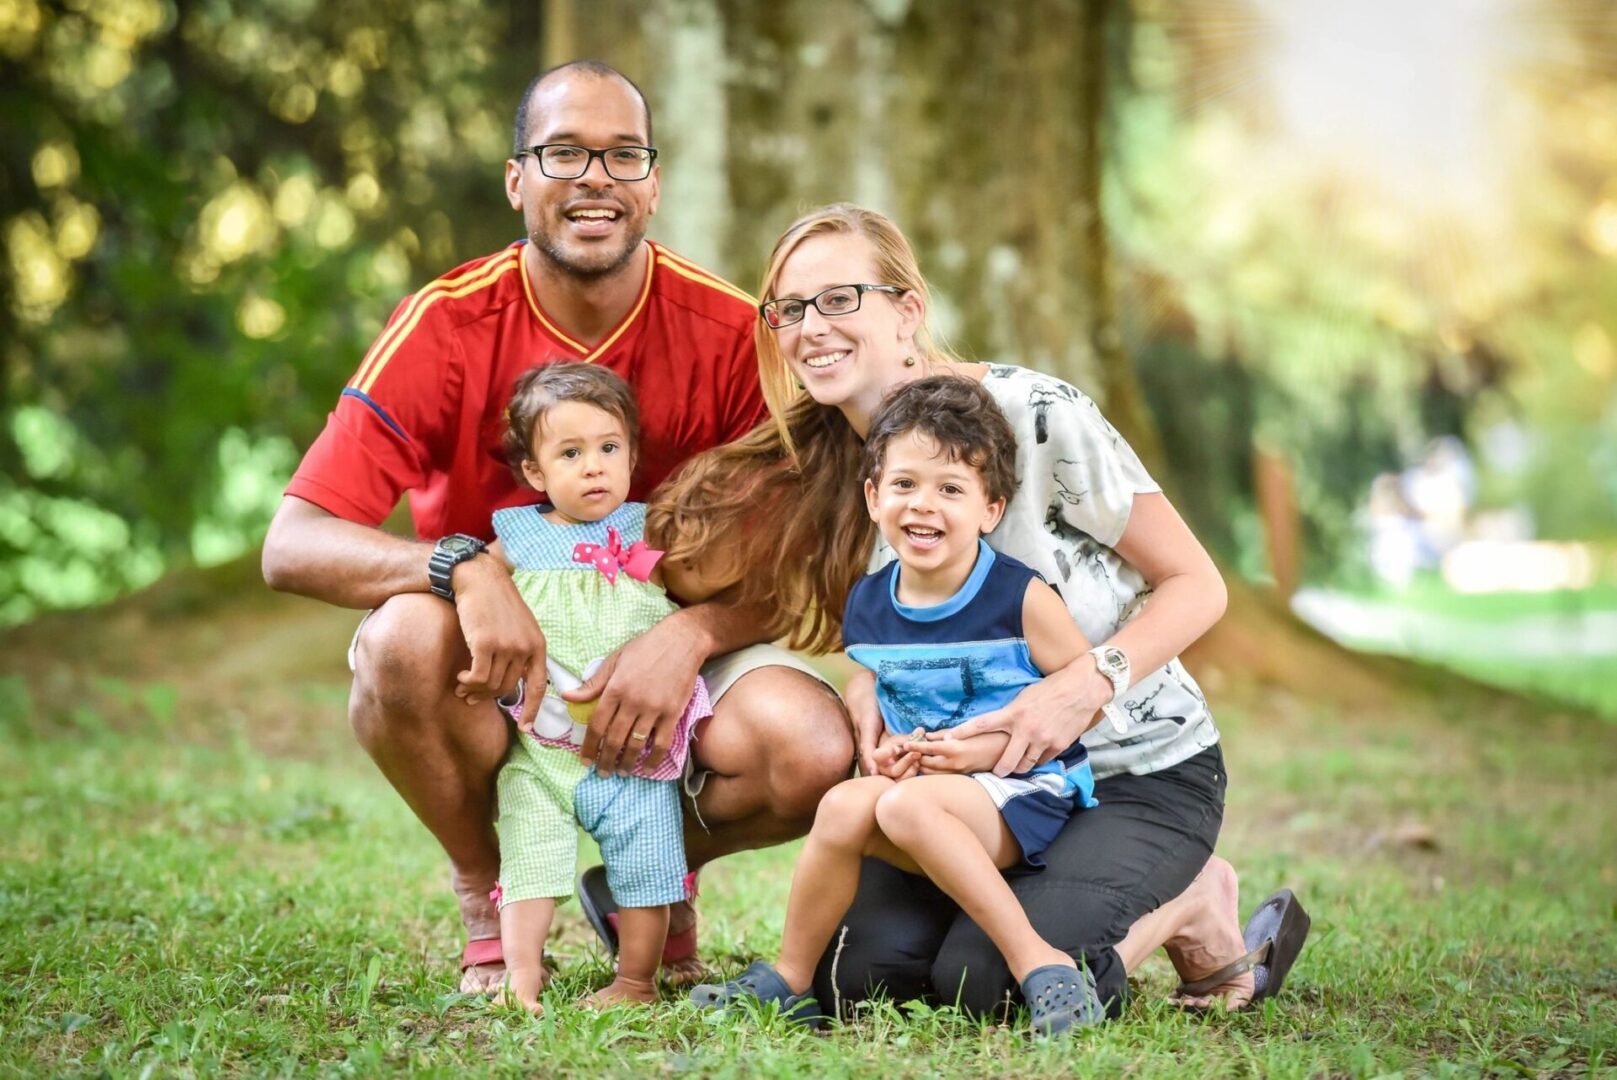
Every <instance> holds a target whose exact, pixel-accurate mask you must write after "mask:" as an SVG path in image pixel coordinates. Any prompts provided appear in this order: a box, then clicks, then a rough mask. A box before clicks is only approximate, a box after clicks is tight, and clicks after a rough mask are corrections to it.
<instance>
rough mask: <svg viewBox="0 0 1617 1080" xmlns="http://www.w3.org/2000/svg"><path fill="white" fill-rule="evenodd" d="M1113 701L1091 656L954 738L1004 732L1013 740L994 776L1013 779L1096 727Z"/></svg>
mask: <svg viewBox="0 0 1617 1080" xmlns="http://www.w3.org/2000/svg"><path fill="white" fill-rule="evenodd" d="M1075 669H1076V670H1075ZM1086 670H1087V675H1086ZM1103 684H1105V685H1103ZM1110 700H1111V686H1110V684H1106V682H1105V679H1104V677H1102V676H1100V675H1098V674H1097V673H1096V672H1095V666H1094V663H1093V661H1092V660H1091V659H1090V658H1089V657H1088V656H1087V655H1086V656H1080V657H1079V658H1078V659H1076V660H1074V661H1073V662H1072V663H1071V664H1069V665H1068V666H1067V667H1065V668H1062V669H1061V670H1060V671H1058V672H1056V673H1055V674H1053V675H1050V676H1048V677H1046V678H1043V679H1040V680H1039V681H1038V682H1036V683H1030V684H1029V685H1028V686H1026V687H1024V688H1023V689H1022V692H1021V693H1020V694H1017V695H1016V698H1015V700H1013V701H1012V702H1011V703H1010V704H1009V705H1007V706H1005V707H1004V708H1003V709H995V710H994V711H993V712H986V713H983V714H982V715H981V716H976V717H973V718H972V719H970V720H967V721H966V722H965V723H964V724H961V725H960V726H959V727H957V728H954V729H953V730H952V732H951V734H952V735H953V736H954V738H956V739H957V740H963V739H970V738H973V737H974V736H978V735H984V734H987V733H989V732H994V731H998V732H1004V733H1005V735H1007V736H1008V738H1007V740H1006V742H1005V748H1004V749H1003V750H1002V751H1001V752H1000V755H999V760H998V761H996V762H994V764H993V765H992V771H993V773H994V774H995V775H996V776H1008V775H1009V774H1011V773H1013V772H1027V771H1028V770H1029V769H1031V768H1033V766H1035V765H1042V764H1044V763H1045V762H1046V761H1049V760H1050V759H1051V758H1053V757H1055V756H1056V755H1057V754H1059V753H1061V751H1063V750H1065V749H1066V748H1067V747H1069V746H1071V745H1072V744H1073V743H1074V742H1076V741H1077V739H1078V736H1080V735H1082V734H1083V733H1084V732H1086V731H1088V730H1089V729H1090V728H1092V727H1094V726H1095V724H1096V722H1097V721H1098V720H1099V719H1100V707H1101V706H1102V705H1104V704H1105V703H1106V702H1108V701H1110ZM922 768H927V766H925V765H923V766H922Z"/></svg>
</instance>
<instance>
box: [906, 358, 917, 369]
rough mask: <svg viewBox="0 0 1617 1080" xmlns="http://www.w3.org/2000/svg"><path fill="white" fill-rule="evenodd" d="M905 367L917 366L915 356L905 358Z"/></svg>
mask: <svg viewBox="0 0 1617 1080" xmlns="http://www.w3.org/2000/svg"><path fill="white" fill-rule="evenodd" d="M904 366H905V367H914V366H915V357H913V356H906V357H905V358H904Z"/></svg>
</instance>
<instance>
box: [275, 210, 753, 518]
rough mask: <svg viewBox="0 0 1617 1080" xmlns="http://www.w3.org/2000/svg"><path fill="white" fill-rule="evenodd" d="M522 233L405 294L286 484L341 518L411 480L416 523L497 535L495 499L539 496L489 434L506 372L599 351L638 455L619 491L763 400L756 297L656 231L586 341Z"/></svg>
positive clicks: (498, 431) (707, 440)
mask: <svg viewBox="0 0 1617 1080" xmlns="http://www.w3.org/2000/svg"><path fill="white" fill-rule="evenodd" d="M525 243H526V242H525V241H519V242H517V243H515V244H513V245H511V246H510V247H508V248H506V249H505V250H503V251H501V252H499V253H498V254H495V255H490V256H488V257H486V258H483V259H478V260H475V261H473V262H469V263H467V264H466V265H464V266H461V267H457V268H456V269H455V270H452V271H450V272H449V273H448V274H447V275H445V276H444V277H441V278H439V279H438V280H437V281H434V282H432V283H431V284H430V285H428V286H426V287H425V288H424V289H422V290H421V291H420V292H418V293H416V294H415V295H413V296H410V297H407V298H406V299H405V300H404V302H403V303H401V304H400V305H399V307H398V310H396V311H394V313H393V317H392V318H391V319H390V320H388V324H387V328H386V329H385V330H383V331H382V334H381V336H380V337H378V338H377V339H376V343H375V344H374V345H372V346H371V348H370V351H369V352H368V353H366V354H365V359H364V361H363V362H362V363H361V364H360V365H359V370H358V371H357V372H355V374H354V377H353V379H352V380H351V381H350V382H349V383H348V386H347V388H346V389H344V390H343V392H342V396H341V397H340V398H338V400H337V407H336V409H335V410H334V411H333V412H332V413H331V415H330V417H329V418H328V419H327V421H326V428H325V430H324V431H322V432H321V433H320V437H319V438H318V439H316V440H315V442H314V445H313V446H311V447H310V448H309V452H308V453H307V454H305V455H304V458H303V463H302V464H301V465H299V466H298V471H297V472H296V473H295V474H294V475H293V477H292V483H291V484H290V485H289V486H288V487H287V489H286V491H287V494H288V495H296V496H297V497H298V498H300V499H307V500H308V501H309V502H312V503H314V504H315V505H317V506H320V507H321V508H323V509H325V510H327V511H329V512H331V513H333V514H335V515H337V516H338V517H341V518H346V519H347V520H349V521H357V522H360V523H362V524H365V525H376V524H379V523H380V522H381V521H382V519H383V518H385V517H387V515H388V514H389V513H391V512H392V510H393V507H394V506H396V505H397V504H398V501H399V496H400V495H401V494H402V493H403V492H406V491H408V492H409V493H410V511H411V515H412V516H413V517H414V519H415V527H416V533H417V535H419V536H420V537H421V538H422V539H424V540H433V539H437V538H438V537H440V536H446V535H448V534H449V533H457V532H459V533H470V534H471V535H473V536H480V537H483V538H484V539H492V538H493V536H494V533H493V526H492V525H491V523H490V518H491V517H492V516H493V513H494V511H495V510H498V509H500V508H502V507H506V506H519V505H523V504H526V503H532V502H535V501H537V500H538V495H537V494H536V493H535V492H534V491H533V490H531V489H530V488H528V487H526V486H524V485H523V484H522V483H521V482H520V481H518V480H517V479H516V477H515V476H514V475H513V474H512V472H511V469H510V467H509V466H508V465H507V464H506V460H505V455H504V453H503V452H502V450H501V447H500V440H501V437H502V436H503V434H504V431H505V418H504V410H505V406H506V403H507V402H508V401H509V400H510V396H511V388H512V386H513V385H514V384H515V382H516V380H517V376H519V375H521V374H522V372H524V371H526V370H527V369H528V368H531V367H533V366H534V365H536V364H546V363H551V362H553V361H556V360H587V361H590V362H594V363H600V364H604V365H605V366H606V367H608V368H610V369H611V370H613V371H615V372H617V373H618V374H619V375H621V376H623V378H624V379H625V380H626V381H627V382H628V383H629V385H630V386H631V387H633V388H634V391H635V395H636V397H637V398H638V399H639V403H640V465H639V469H638V471H637V473H636V475H635V482H634V485H633V486H632V487H631V488H630V491H629V497H630V498H631V499H635V500H642V501H643V500H644V499H645V497H646V495H647V493H648V492H650V491H651V490H652V489H653V488H655V487H656V486H657V485H658V484H659V483H661V482H662V481H663V479H664V478H665V477H667V476H668V474H669V473H671V472H673V471H674V469H676V468H677V467H678V466H679V465H681V464H682V463H684V462H685V460H686V459H688V458H690V457H691V456H692V455H694V454H697V453H700V452H701V451H703V450H706V449H709V448H710V447H713V446H718V445H720V444H721V443H725V442H729V441H731V440H732V439H736V438H738V437H740V436H741V435H743V434H745V433H746V432H747V431H749V430H751V429H752V428H753V426H754V425H756V424H757V423H758V422H759V421H760V420H762V419H763V418H764V416H765V415H766V414H767V410H766V408H765V406H764V401H763V394H762V392H761V391H760V390H759V388H758V364H757V359H756V352H755V350H754V347H753V338H752V335H753V327H754V325H755V320H756V319H757V317H758V315H757V309H756V308H754V307H753V301H752V298H751V297H749V296H747V294H746V293H743V292H742V291H741V290H740V289H737V288H736V287H735V286H733V285H730V284H728V283H727V282H725V281H722V280H720V279H719V278H717V277H714V276H713V275H712V274H710V273H708V272H707V271H706V270H703V269H702V268H701V267H699V266H696V265H695V264H694V263H691V262H689V261H688V260H686V259H683V258H681V257H680V256H678V255H675V254H674V253H673V252H671V251H669V250H668V249H667V248H665V247H663V246H662V245H661V244H655V243H652V244H651V245H650V246H651V259H650V260H649V262H648V268H647V273H646V280H645V283H644V285H643V286H642V287H641V290H640V295H639V297H638V298H637V299H636V300H635V303H634V306H633V307H632V308H630V309H629V313H628V314H627V315H626V316H624V318H623V321H622V322H621V323H619V324H618V325H617V326H616V327H615V328H614V329H613V330H612V331H611V332H610V333H608V334H607V335H606V336H605V337H604V338H602V339H601V342H600V344H598V345H596V346H595V347H593V348H591V347H589V346H586V345H584V344H583V343H582V342H579V341H576V340H574V339H573V338H571V337H569V336H568V335H567V334H566V333H564V332H563V331H562V330H561V329H560V328H559V327H557V326H556V324H555V322H554V321H553V320H551V319H550V318H549V317H548V316H547V315H546V314H545V312H544V309H543V308H541V307H540V306H539V300H538V297H537V296H536V295H535V293H534V290H533V284H532V283H531V282H530V281H529V280H528V275H527V272H526V270H525V269H524V266H523V259H522V254H523V250H524V248H525Z"/></svg>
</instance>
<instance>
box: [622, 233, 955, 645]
mask: <svg viewBox="0 0 1617 1080" xmlns="http://www.w3.org/2000/svg"><path fill="white" fill-rule="evenodd" d="M832 235H856V236H863V237H864V238H865V239H866V240H868V241H870V246H871V250H872V252H873V254H874V255H875V263H876V272H877V274H878V276H879V280H878V282H876V283H877V284H885V285H897V286H899V287H900V288H902V289H904V290H906V291H908V292H912V293H914V294H916V296H918V297H919V298H920V299H921V301H922V303H923V305H925V304H928V303H929V301H930V293H929V291H928V289H927V285H926V280H925V279H924V278H923V277H922V276H921V270H920V267H919V266H918V265H917V264H916V261H915V253H914V251H913V250H911V248H910V243H909V241H908V240H907V239H905V237H904V234H903V233H902V232H900V231H899V228H898V226H897V225H895V224H894V223H893V222H892V220H891V219H889V218H887V217H886V216H884V215H882V214H879V213H877V212H876V211H874V210H866V209H864V208H862V207H858V206H853V205H851V204H848V203H833V204H832V205H830V206H823V207H821V208H819V209H818V210H812V211H810V212H809V213H807V214H805V215H803V216H802V217H800V218H798V219H797V220H796V221H795V222H793V223H792V226H791V228H789V229H787V230H786V232H785V233H784V234H782V236H781V238H780V239H779V240H778V241H776V242H775V248H774V250H773V251H772V252H771V253H770V256H769V266H768V268H767V269H766V270H765V271H764V280H763V284H762V286H761V287H760V288H759V290H758V295H759V296H760V297H762V298H764V299H766V300H767V299H770V298H772V297H773V296H774V295H775V285H776V283H777V282H778V281H779V280H780V275H781V271H782V269H783V268H784V267H785V265H786V260H787V259H788V258H790V257H791V255H792V253H793V252H794V251H796V250H797V248H798V247H799V246H800V245H801V244H803V243H804V242H805V241H807V240H810V239H812V238H814V237H817V236H832ZM755 334H756V341H757V347H758V381H759V382H760V383H761V384H762V387H763V394H764V401H765V402H766V403H767V404H768V406H769V414H770V419H768V420H766V421H764V422H763V423H761V424H759V425H758V426H757V427H756V428H754V429H753V430H752V431H751V432H749V433H748V434H747V435H745V436H744V437H742V438H741V439H739V440H737V441H736V442H733V443H731V444H729V445H728V446H721V447H718V448H716V449H714V450H709V451H708V452H707V453H705V454H701V455H699V456H697V457H695V458H693V459H692V460H691V461H690V462H688V463H687V464H686V465H685V467H684V468H683V469H682V470H680V472H679V473H677V474H676V475H675V476H674V477H673V478H671V479H670V480H669V481H667V482H666V483H665V484H664V485H663V486H662V487H661V488H659V489H658V491H657V492H656V494H655V495H653V496H652V502H651V506H650V508H649V510H648V511H647V514H646V526H647V532H648V533H649V534H650V535H651V536H653V537H655V538H656V540H657V542H658V543H659V544H660V545H661V546H663V547H665V548H666V549H667V551H668V558H669V559H670V560H672V561H674V562H679V563H684V564H687V565H692V564H699V563H704V562H706V561H707V560H718V562H719V564H720V565H725V566H734V567H738V568H741V573H740V575H739V584H740V597H739V599H740V600H741V601H742V602H743V603H761V604H763V605H765V606H767V607H768V609H769V610H770V611H771V612H772V618H771V621H770V623H769V626H768V629H769V630H770V632H771V633H773V634H774V635H775V636H777V637H786V638H787V643H788V644H789V645H790V646H791V647H792V648H794V649H804V650H807V651H809V652H816V653H823V652H830V651H832V650H834V649H837V648H839V647H840V646H841V636H842V634H841V632H842V606H843V604H844V602H845V601H846V600H847V596H848V590H850V589H852V588H853V585H854V582H856V581H858V580H859V578H860V577H861V576H862V575H863V574H864V572H865V566H866V564H867V563H868V561H869V559H870V550H871V546H872V544H873V542H874V540H875V536H876V527H875V525H874V524H873V523H872V522H871V520H870V516H869V514H868V513H867V512H866V510H865V500H864V494H863V478H864V469H863V453H864V446H863V440H862V439H861V438H860V437H859V434H858V433H857V432H856V431H854V430H853V427H852V426H851V425H850V424H849V423H848V421H847V419H846V418H845V417H844V416H843V415H842V412H841V410H840V409H837V408H835V407H833V406H829V405H821V404H820V403H819V402H817V401H815V400H814V399H813V398H812V397H810V396H809V395H808V393H807V391H805V390H804V389H803V388H802V387H800V386H798V385H797V383H796V380H795V379H794V378H793V376H792V372H791V369H790V368H789V367H788V366H787V364H786V357H785V355H784V354H783V353H782V352H781V349H780V342H779V340H778V339H777V337H776V334H775V331H773V330H770V329H769V328H768V327H766V326H765V325H764V324H763V320H762V319H760V320H759V321H758V326H757V330H756V331H755ZM915 347H916V352H917V353H918V354H920V358H921V359H926V360H940V359H948V357H946V356H943V355H941V353H940V350H939V349H938V347H937V345H936V344H935V343H934V342H933V339H932V337H931V335H930V334H929V333H928V332H927V329H926V326H925V324H924V322H923V324H922V326H921V327H920V329H918V330H917V331H916V335H915Z"/></svg>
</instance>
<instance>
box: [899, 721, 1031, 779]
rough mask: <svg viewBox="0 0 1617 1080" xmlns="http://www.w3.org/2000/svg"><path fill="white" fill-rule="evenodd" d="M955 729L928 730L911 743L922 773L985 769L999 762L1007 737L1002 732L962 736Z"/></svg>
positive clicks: (1007, 740) (981, 770)
mask: <svg viewBox="0 0 1617 1080" xmlns="http://www.w3.org/2000/svg"><path fill="white" fill-rule="evenodd" d="M958 731H959V729H958V728H955V729H952V730H948V731H929V732H927V733H926V738H925V739H924V740H916V741H915V742H914V743H913V744H912V745H914V746H916V747H918V748H919V753H920V765H921V771H922V772H925V773H974V772H987V771H988V770H990V769H992V768H993V767H994V766H995V765H996V764H997V763H998V762H999V758H1000V755H1001V754H1003V753H1004V752H1005V745H1006V744H1007V743H1008V742H1010V738H1011V737H1010V736H1009V735H1007V734H1005V733H1004V732H1003V731H989V732H985V733H983V734H981V735H972V736H970V737H968V738H964V739H962V738H960V737H959V735H958V734H956V733H957V732H958Z"/></svg>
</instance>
